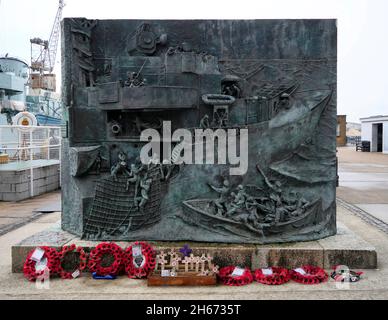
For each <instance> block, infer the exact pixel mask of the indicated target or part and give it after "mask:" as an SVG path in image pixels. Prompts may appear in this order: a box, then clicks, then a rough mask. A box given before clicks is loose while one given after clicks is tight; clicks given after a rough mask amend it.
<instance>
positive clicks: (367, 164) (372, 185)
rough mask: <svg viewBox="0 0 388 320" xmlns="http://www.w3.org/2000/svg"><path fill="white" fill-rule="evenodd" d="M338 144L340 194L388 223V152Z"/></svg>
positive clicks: (338, 195) (340, 196) (342, 197)
mask: <svg viewBox="0 0 388 320" xmlns="http://www.w3.org/2000/svg"><path fill="white" fill-rule="evenodd" d="M354 150H355V147H342V148H338V159H339V167H338V173H339V176H340V186H339V188H338V189H337V197H338V198H340V199H342V200H344V201H346V202H347V203H349V204H352V205H354V206H356V207H358V208H360V209H361V210H363V211H365V212H367V213H368V214H370V215H371V216H373V217H374V218H376V219H379V220H381V221H382V222H385V223H387V224H388V154H382V153H377V152H356V151H354Z"/></svg>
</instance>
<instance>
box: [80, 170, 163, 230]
mask: <svg viewBox="0 0 388 320" xmlns="http://www.w3.org/2000/svg"><path fill="white" fill-rule="evenodd" d="M148 177H150V178H152V183H151V188H150V191H149V193H148V197H149V199H148V201H147V202H146V204H145V206H144V210H143V212H142V211H141V210H140V209H139V208H138V207H137V206H136V204H135V201H134V198H135V183H129V184H128V190H127V176H125V175H120V176H118V177H117V181H115V180H114V179H113V177H111V176H108V177H104V178H102V179H101V180H99V181H98V182H97V184H96V192H95V197H94V199H93V203H92V207H91V210H90V214H89V217H88V219H87V221H86V226H85V232H84V234H85V235H90V234H98V233H101V232H105V233H106V234H108V235H114V234H115V233H116V232H118V233H119V234H123V233H125V231H129V230H135V229H137V228H140V227H142V226H147V225H151V224H154V223H155V222H157V221H159V219H160V192H161V183H160V175H159V171H158V169H157V168H156V169H151V170H150V171H149V172H148ZM139 195H140V186H139V187H138V192H137V196H138V197H139ZM100 236H101V235H100Z"/></svg>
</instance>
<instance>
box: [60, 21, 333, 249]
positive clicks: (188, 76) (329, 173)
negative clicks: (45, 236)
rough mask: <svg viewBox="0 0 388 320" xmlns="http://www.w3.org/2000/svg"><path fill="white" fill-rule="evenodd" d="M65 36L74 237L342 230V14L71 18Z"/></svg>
mask: <svg viewBox="0 0 388 320" xmlns="http://www.w3.org/2000/svg"><path fill="white" fill-rule="evenodd" d="M62 42H63V45H62V60H63V84H62V90H63V92H62V94H63V102H64V106H65V107H64V114H65V121H66V128H67V137H66V138H65V139H64V140H63V141H64V146H63V155H62V159H63V165H62V191H63V197H62V199H63V200H62V201H63V205H62V208H63V209H62V228H63V229H64V230H66V231H69V232H71V233H74V234H77V235H79V236H80V237H82V238H84V239H89V240H166V241H184V240H185V241H190V240H191V241H201V242H227V243H275V242H290V241H307V240H313V239H320V238H323V237H327V236H330V235H334V234H335V233H336V202H335V201H336V194H335V192H336V126H337V122H336V99H337V98H336V63H337V61H336V56H337V27H336V20H330V19H327V20H192V21H190V20H152V21H151V20H88V19H84V18H65V19H64V20H63V23H62ZM156 137H157V138H158V139H156Z"/></svg>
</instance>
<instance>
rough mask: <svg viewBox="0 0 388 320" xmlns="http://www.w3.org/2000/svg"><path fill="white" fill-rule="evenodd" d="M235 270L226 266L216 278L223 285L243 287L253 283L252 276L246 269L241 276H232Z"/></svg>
mask: <svg viewBox="0 0 388 320" xmlns="http://www.w3.org/2000/svg"><path fill="white" fill-rule="evenodd" d="M235 268H236V267H235V266H227V267H223V268H221V269H220V271H219V273H218V277H219V278H220V280H221V282H222V283H223V284H224V285H227V286H244V285H246V284H250V283H252V282H253V275H252V273H251V271H250V270H249V269H248V268H245V269H244V272H243V274H242V275H241V276H232V273H233V271H234V269H235Z"/></svg>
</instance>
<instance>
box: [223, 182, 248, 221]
mask: <svg viewBox="0 0 388 320" xmlns="http://www.w3.org/2000/svg"><path fill="white" fill-rule="evenodd" d="M237 190H238V191H237V194H236V193H235V192H232V193H231V196H232V197H233V200H232V202H231V204H230V206H229V208H228V211H227V212H226V214H225V215H226V216H227V217H228V216H231V215H233V213H235V212H236V211H238V210H241V209H243V208H245V203H246V201H247V194H246V192H245V190H244V187H243V186H242V185H241V184H240V185H239V186H238V187H237Z"/></svg>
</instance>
